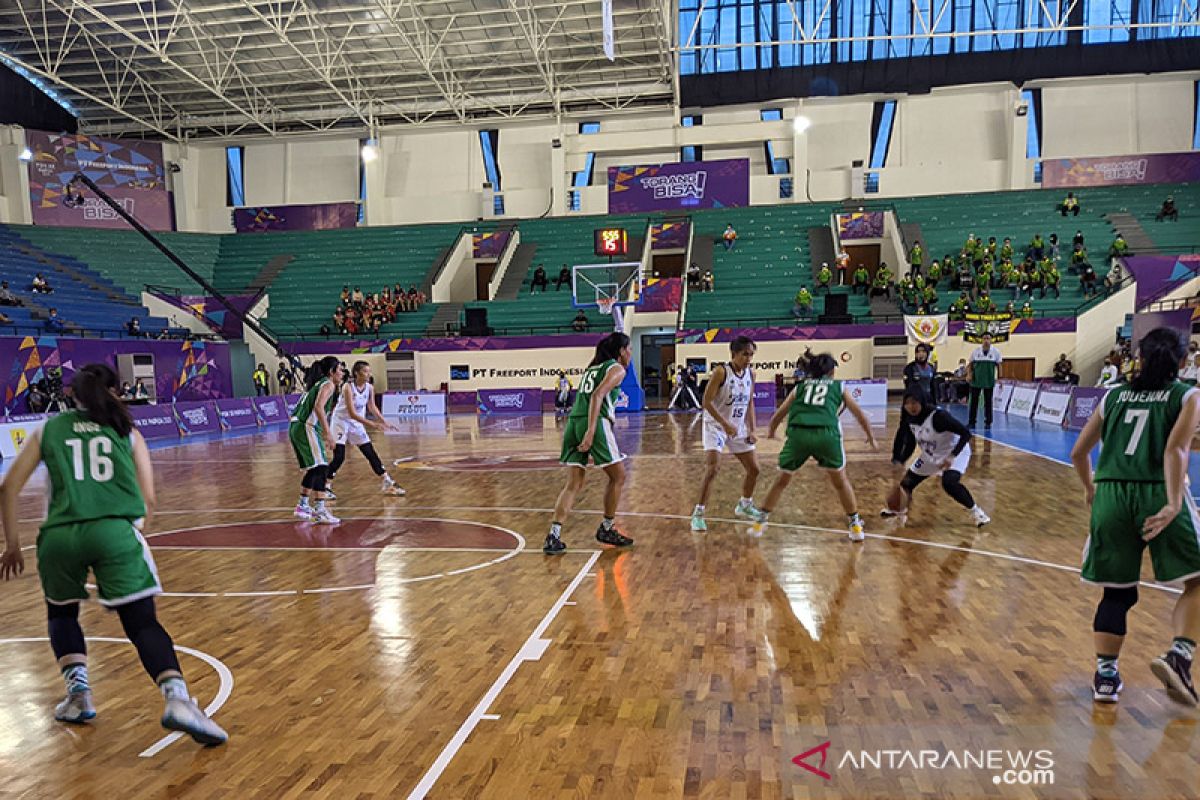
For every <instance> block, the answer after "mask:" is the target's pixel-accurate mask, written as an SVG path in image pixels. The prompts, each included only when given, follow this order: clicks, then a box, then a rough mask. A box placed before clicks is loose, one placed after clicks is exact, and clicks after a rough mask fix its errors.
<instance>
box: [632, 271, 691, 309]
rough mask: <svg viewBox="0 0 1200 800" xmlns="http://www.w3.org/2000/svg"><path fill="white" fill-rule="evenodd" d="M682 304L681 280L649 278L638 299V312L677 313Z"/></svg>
mask: <svg viewBox="0 0 1200 800" xmlns="http://www.w3.org/2000/svg"><path fill="white" fill-rule="evenodd" d="M682 303H683V279H682V278H651V279H650V280H649V281H647V282H646V288H644V289H643V290H642V293H641V295H640V296H639V297H638V304H637V310H638V311H678V310H679V306H680V305H682Z"/></svg>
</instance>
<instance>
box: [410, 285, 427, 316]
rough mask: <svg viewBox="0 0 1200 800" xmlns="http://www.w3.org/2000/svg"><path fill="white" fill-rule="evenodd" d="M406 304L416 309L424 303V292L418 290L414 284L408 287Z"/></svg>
mask: <svg viewBox="0 0 1200 800" xmlns="http://www.w3.org/2000/svg"><path fill="white" fill-rule="evenodd" d="M408 304H409V305H410V306H411V307H412V310H413V311H416V310H417V309H418V308H420V307H421V306H423V305H425V293H424V292H422V291H419V290H418V289H417V287H416V286H409V287H408Z"/></svg>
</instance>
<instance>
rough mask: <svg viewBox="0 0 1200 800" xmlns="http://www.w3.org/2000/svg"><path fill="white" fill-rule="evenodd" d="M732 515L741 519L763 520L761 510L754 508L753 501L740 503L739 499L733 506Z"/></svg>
mask: <svg viewBox="0 0 1200 800" xmlns="http://www.w3.org/2000/svg"><path fill="white" fill-rule="evenodd" d="M733 515H734V516H735V517H741V518H742V519H748V520H750V521H751V522H762V521H763V512H762V511H759V510H758V509H757V508H755V507H754V503H742V502H740V501H739V502H738V504H737V505H736V506H734V508H733Z"/></svg>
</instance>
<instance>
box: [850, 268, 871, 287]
mask: <svg viewBox="0 0 1200 800" xmlns="http://www.w3.org/2000/svg"><path fill="white" fill-rule="evenodd" d="M870 285H871V273H869V272H867V268H866V267H864V266H863V265H862V264H859V265H858V269H856V270H854V287H853V292H854V293H855V294H858V290H859V289H862V293H863V294H866V293H867V287H868V286H870Z"/></svg>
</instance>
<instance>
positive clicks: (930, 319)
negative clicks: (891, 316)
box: [904, 314, 950, 344]
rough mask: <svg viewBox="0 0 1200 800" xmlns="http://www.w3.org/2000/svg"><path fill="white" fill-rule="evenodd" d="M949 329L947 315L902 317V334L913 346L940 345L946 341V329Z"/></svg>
mask: <svg viewBox="0 0 1200 800" xmlns="http://www.w3.org/2000/svg"><path fill="white" fill-rule="evenodd" d="M949 327H950V319H949V315H947V314H921V315H915V314H914V315H909V314H905V315H904V332H905V333H906V334H907V335H908V341H909V342H911V343H913V344H916V343H918V342H924V343H925V344H941V343H942V342H944V341H946V329H947V328H949Z"/></svg>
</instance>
